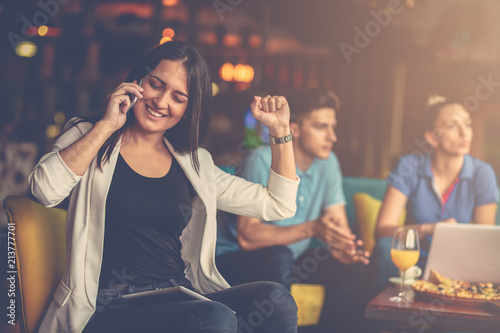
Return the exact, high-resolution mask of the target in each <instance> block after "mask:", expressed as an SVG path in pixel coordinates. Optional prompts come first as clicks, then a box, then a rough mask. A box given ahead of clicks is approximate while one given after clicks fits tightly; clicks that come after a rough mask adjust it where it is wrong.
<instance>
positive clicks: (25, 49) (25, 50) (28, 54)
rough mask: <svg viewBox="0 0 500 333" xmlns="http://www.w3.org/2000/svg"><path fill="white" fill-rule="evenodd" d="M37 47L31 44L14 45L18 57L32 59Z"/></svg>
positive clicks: (20, 43)
mask: <svg viewBox="0 0 500 333" xmlns="http://www.w3.org/2000/svg"><path fill="white" fill-rule="evenodd" d="M36 51H37V47H36V45H35V43H32V42H19V43H17V45H16V54H17V55H18V56H20V57H25V58H32V57H34V56H35V54H36Z"/></svg>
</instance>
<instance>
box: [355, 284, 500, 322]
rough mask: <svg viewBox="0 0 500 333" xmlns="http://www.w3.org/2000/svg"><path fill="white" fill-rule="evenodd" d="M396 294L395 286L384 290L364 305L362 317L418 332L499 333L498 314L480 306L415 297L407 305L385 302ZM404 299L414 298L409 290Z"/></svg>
mask: <svg viewBox="0 0 500 333" xmlns="http://www.w3.org/2000/svg"><path fill="white" fill-rule="evenodd" d="M397 292H398V287H396V286H389V287H387V288H386V289H384V290H383V291H382V292H381V293H380V294H378V295H377V296H376V297H375V298H374V299H372V300H371V301H370V303H368V305H367V307H366V311H365V316H366V317H367V318H373V319H380V320H389V321H393V322H398V323H401V324H404V326H405V327H409V328H411V329H412V330H416V331H418V332H424V331H426V330H428V329H431V328H432V329H435V328H446V329H460V330H479V331H486V332H500V313H497V314H495V313H494V312H489V311H486V309H485V308H484V307H482V306H477V307H470V306H469V307H467V306H463V305H462V306H460V305H456V304H453V303H451V302H450V301H449V300H447V299H441V298H436V299H422V298H421V297H418V296H417V297H416V298H415V300H414V301H413V302H410V303H395V302H391V301H390V300H389V298H390V297H392V296H394V295H396V294H397ZM408 297H409V298H412V297H414V294H413V291H412V290H411V289H409V290H408Z"/></svg>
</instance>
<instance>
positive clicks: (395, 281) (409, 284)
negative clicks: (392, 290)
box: [389, 276, 417, 286]
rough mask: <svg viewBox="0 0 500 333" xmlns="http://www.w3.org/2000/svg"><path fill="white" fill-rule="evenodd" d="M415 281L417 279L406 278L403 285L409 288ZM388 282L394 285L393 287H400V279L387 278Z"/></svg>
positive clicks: (394, 277) (397, 277) (395, 277)
mask: <svg viewBox="0 0 500 333" xmlns="http://www.w3.org/2000/svg"><path fill="white" fill-rule="evenodd" d="M415 281H417V279H414V278H406V279H405V285H407V286H411V285H412V284H413V282H415ZM389 282H391V283H394V284H395V285H398V286H400V285H401V278H400V277H399V276H393V277H390V278H389Z"/></svg>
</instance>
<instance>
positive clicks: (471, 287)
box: [412, 270, 500, 300]
mask: <svg viewBox="0 0 500 333" xmlns="http://www.w3.org/2000/svg"><path fill="white" fill-rule="evenodd" d="M412 288H413V289H415V290H416V291H417V292H421V293H425V294H432V295H442V296H449V297H457V298H463V299H475V300H500V286H496V285H494V284H493V283H490V282H486V283H470V282H465V281H460V280H453V279H450V278H448V277H445V276H442V275H441V274H439V273H438V272H436V271H434V270H431V273H430V275H429V280H428V281H425V280H418V281H415V282H414V283H413V284H412Z"/></svg>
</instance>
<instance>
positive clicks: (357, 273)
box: [216, 245, 367, 333]
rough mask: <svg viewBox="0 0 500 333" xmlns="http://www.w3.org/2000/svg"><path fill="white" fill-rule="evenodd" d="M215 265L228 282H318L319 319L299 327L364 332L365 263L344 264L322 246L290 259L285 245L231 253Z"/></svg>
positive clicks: (325, 330) (217, 260)
mask: <svg viewBox="0 0 500 333" xmlns="http://www.w3.org/2000/svg"><path fill="white" fill-rule="evenodd" d="M216 263H217V268H218V269H219V271H220V272H221V274H222V276H224V278H225V279H226V280H227V281H228V283H229V284H231V285H237V284H241V283H247V282H250V281H262V280H270V281H274V282H278V283H281V284H283V285H284V286H286V287H287V288H289V287H290V284H291V283H311V284H321V285H323V286H324V287H325V303H324V305H323V309H322V312H321V317H320V322H319V324H318V325H316V326H315V327H310V328H307V329H302V328H301V331H308V332H309V331H310V332H328V333H329V332H342V333H346V332H356V333H357V332H366V331H367V330H366V329H365V323H366V321H365V320H364V310H365V305H366V303H365V301H364V297H363V290H364V288H363V280H364V276H365V270H366V266H365V265H364V264H353V265H345V264H342V263H340V262H339V261H337V260H336V259H334V258H333V257H332V256H330V253H329V251H327V250H326V249H325V248H321V247H319V248H315V249H310V250H308V251H306V252H305V253H304V254H303V255H301V256H300V257H299V258H297V259H296V260H293V257H292V253H291V251H290V250H289V249H288V248H287V247H286V246H281V245H278V246H271V247H267V248H262V249H258V250H255V251H245V252H243V251H237V252H231V253H228V254H225V255H222V256H219V257H217V258H216Z"/></svg>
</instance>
